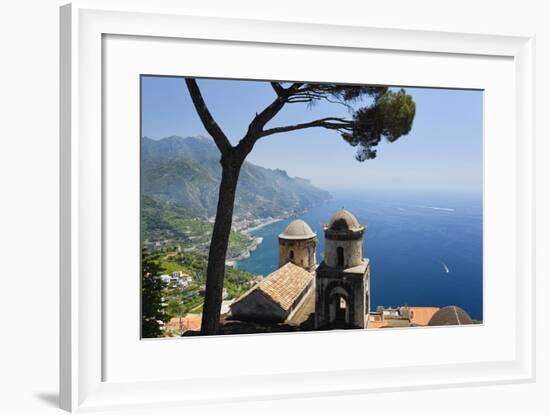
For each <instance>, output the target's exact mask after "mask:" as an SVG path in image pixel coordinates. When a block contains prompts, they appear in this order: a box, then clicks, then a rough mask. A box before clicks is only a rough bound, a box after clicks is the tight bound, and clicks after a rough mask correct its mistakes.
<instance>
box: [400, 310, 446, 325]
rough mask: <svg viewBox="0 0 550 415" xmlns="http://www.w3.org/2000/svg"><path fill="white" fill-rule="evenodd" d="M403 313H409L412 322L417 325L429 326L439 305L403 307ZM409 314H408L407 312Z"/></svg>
mask: <svg viewBox="0 0 550 415" xmlns="http://www.w3.org/2000/svg"><path fill="white" fill-rule="evenodd" d="M400 311H401V314H404V313H408V317H409V320H410V321H411V324H415V325H417V326H427V325H428V323H429V322H430V320H431V318H432V317H433V315H434V314H435V313H437V312H438V311H439V307H408V306H405V307H401V309H400ZM406 315H407V314H406Z"/></svg>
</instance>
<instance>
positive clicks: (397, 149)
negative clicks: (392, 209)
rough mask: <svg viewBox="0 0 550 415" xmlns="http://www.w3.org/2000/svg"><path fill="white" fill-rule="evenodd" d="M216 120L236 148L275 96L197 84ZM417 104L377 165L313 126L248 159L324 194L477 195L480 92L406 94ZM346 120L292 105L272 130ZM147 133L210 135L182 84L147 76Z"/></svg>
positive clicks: (336, 108) (247, 85) (260, 87)
mask: <svg viewBox="0 0 550 415" xmlns="http://www.w3.org/2000/svg"><path fill="white" fill-rule="evenodd" d="M198 83H199V86H200V88H201V90H202V93H203V96H204V98H205V101H206V103H207V105H208V106H209V108H210V111H211V112H212V114H213V116H214V118H215V119H216V121H217V122H218V124H219V125H220V126H221V128H222V129H223V130H224V131H225V133H226V135H227V136H228V138H229V139H230V141H231V142H232V143H237V142H238V141H239V139H240V138H241V137H242V136H243V134H244V133H245V131H246V128H247V126H248V124H249V123H250V121H251V120H252V118H253V117H254V115H255V113H256V112H259V111H261V110H262V109H263V108H264V107H265V106H266V105H268V104H269V103H270V102H271V101H272V100H273V98H274V92H273V90H272V89H271V87H270V86H269V83H267V82H262V81H236V80H206V79H204V80H198ZM405 89H406V91H407V92H408V93H409V94H411V95H412V96H413V98H414V100H415V102H416V117H415V120H414V124H413V127H412V130H411V132H410V133H409V134H408V135H407V136H404V137H401V138H400V139H399V140H397V141H396V142H394V143H391V144H390V143H386V142H384V143H382V144H380V145H379V146H378V156H377V157H376V159H374V160H367V161H365V162H363V163H360V162H358V161H356V160H355V158H354V155H355V149H354V148H353V147H351V146H349V145H348V144H347V143H345V142H344V141H343V140H342V139H341V138H340V136H339V134H338V133H337V132H335V131H329V130H325V129H322V128H313V129H307V130H301V131H295V132H289V133H283V134H277V135H272V136H269V137H265V138H262V139H261V140H260V141H259V142H258V143H257V144H256V146H255V147H254V150H253V151H252V153H251V154H250V155H249V156H248V159H247V160H248V161H250V162H252V163H255V164H257V165H260V166H263V167H268V168H280V169H284V170H286V171H287V172H288V174H289V175H291V176H299V177H304V178H307V179H309V180H311V182H312V183H313V184H315V185H317V186H319V187H322V188H325V189H327V190H332V191H335V190H338V189H341V190H362V189H365V190H377V191H380V190H382V191H410V192H446V193H447V192H450V193H453V192H468V193H470V192H475V193H477V192H480V191H481V190H482V175H483V150H482V149H483V92H482V91H469V90H468V91H467V90H451V89H433V88H405ZM334 115H336V116H338V115H339V116H345V115H347V110H346V109H345V108H344V107H343V106H340V105H337V104H330V103H327V102H321V103H319V104H317V105H315V106H313V107H312V108H310V107H308V106H307V105H305V104H289V105H286V106H285V108H283V110H282V111H281V112H280V113H279V114H278V115H277V116H276V117H275V118H274V119H273V120H272V121H271V122H270V124H268V126H278V125H286V124H289V123H296V122H305V121H308V120H314V119H317V118H321V117H325V116H334ZM142 134H143V135H145V136H147V137H150V138H153V139H160V138H163V137H168V136H172V135H179V136H182V137H187V136H197V135H203V136H207V135H208V134H207V133H206V131H205V130H204V128H203V126H202V124H201V122H200V120H199V118H198V116H197V114H196V112H195V109H194V107H193V104H192V102H191V99H190V97H189V93H188V92H187V88H186V86H185V82H184V80H183V78H174V77H143V78H142Z"/></svg>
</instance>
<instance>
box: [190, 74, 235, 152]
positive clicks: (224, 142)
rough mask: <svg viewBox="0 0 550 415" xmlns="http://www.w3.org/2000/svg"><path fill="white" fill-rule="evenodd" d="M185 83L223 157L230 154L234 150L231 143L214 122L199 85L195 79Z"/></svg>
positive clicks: (203, 123) (202, 120)
mask: <svg viewBox="0 0 550 415" xmlns="http://www.w3.org/2000/svg"><path fill="white" fill-rule="evenodd" d="M185 83H186V85H187V89H188V90H189V94H190V95H191V100H192V101H193V105H194V106H195V110H196V111H197V114H198V115H199V118H200V119H201V122H202V125H203V126H204V128H205V129H206V131H208V133H209V134H210V135H211V136H212V138H213V139H214V142H215V143H216V145H217V146H218V149H219V150H220V152H221V153H222V155H226V154H228V153H229V151H230V150H231V149H232V147H231V143H230V142H229V140H228V139H227V137H226V135H225V134H224V132H223V131H222V129H221V128H220V126H219V125H218V123H217V122H216V121H215V120H214V117H212V114H211V113H210V110H209V109H208V107H207V106H206V103H205V102H204V98H203V97H202V94H201V90H200V89H199V86H198V85H197V81H196V80H195V79H194V78H185Z"/></svg>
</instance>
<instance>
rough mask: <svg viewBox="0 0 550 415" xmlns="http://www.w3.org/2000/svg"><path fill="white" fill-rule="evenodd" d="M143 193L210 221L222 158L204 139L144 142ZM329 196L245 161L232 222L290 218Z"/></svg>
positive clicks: (305, 182) (277, 172) (144, 138)
mask: <svg viewBox="0 0 550 415" xmlns="http://www.w3.org/2000/svg"><path fill="white" fill-rule="evenodd" d="M141 154H142V165H141V166H142V167H141V170H142V192H143V194H144V195H147V196H151V197H154V198H155V199H156V200H162V201H167V202H170V203H172V204H173V205H174V206H177V209H178V210H179V211H180V213H185V214H186V216H188V217H189V216H191V217H202V218H208V217H212V216H214V213H215V211H216V205H217V202H218V192H219V184H220V180H221V166H220V163H219V160H220V154H219V151H218V149H217V148H216V146H215V145H214V144H213V141H212V140H210V139H207V138H195V137H187V138H181V137H167V138H164V139H162V140H152V139H149V138H147V137H143V138H142V150H141ZM330 197H331V196H330V194H329V193H328V192H326V191H324V190H321V189H318V188H316V187H315V186H313V185H312V184H311V183H310V182H309V181H308V180H305V179H301V178H296V177H290V176H288V174H287V173H286V172H285V171H284V170H278V169H275V170H271V169H266V168H263V167H260V166H256V165H254V164H252V163H248V162H245V163H244V165H243V167H242V171H241V174H240V178H239V186H238V188H237V194H236V200H235V218H236V219H237V220H241V219H243V220H244V219H246V220H250V219H254V218H256V219H258V218H269V217H282V216H288V215H291V214H293V213H296V212H303V211H304V210H307V209H309V208H311V207H313V206H318V205H320V204H321V203H323V202H324V201H326V200H328V199H330Z"/></svg>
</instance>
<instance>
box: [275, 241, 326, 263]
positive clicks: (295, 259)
mask: <svg viewBox="0 0 550 415" xmlns="http://www.w3.org/2000/svg"><path fill="white" fill-rule="evenodd" d="M316 247H317V238H310V239H301V240H300V239H298V240H296V239H283V238H279V268H281V267H282V266H283V265H285V264H286V263H287V262H292V263H293V264H294V265H298V266H299V267H302V268H304V269H306V270H308V271H311V270H313V268H314V267H315V264H316V262H317V260H316V257H315V249H316Z"/></svg>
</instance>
